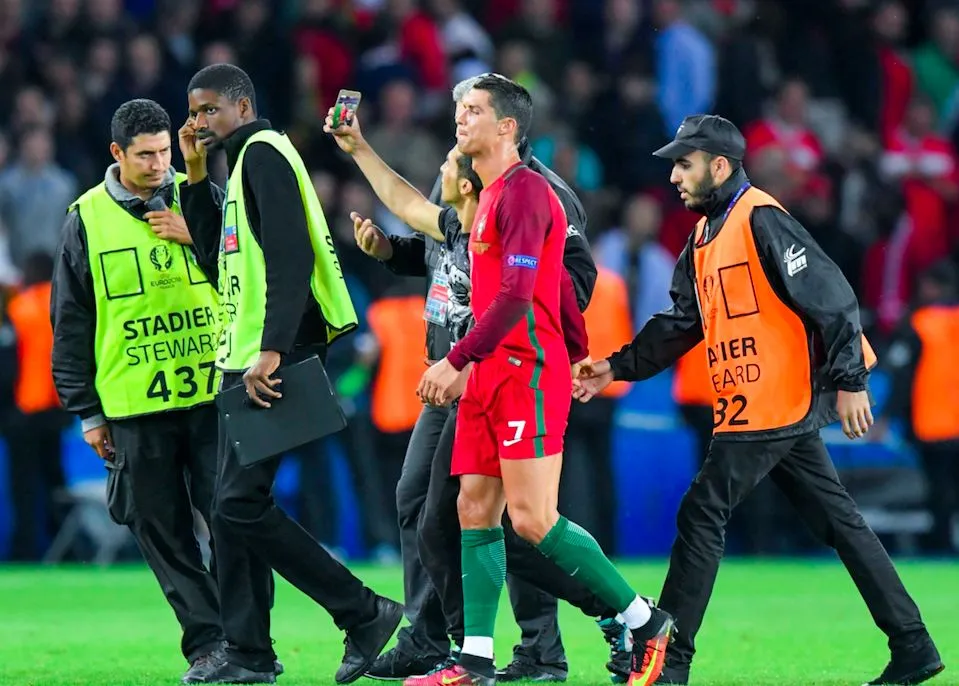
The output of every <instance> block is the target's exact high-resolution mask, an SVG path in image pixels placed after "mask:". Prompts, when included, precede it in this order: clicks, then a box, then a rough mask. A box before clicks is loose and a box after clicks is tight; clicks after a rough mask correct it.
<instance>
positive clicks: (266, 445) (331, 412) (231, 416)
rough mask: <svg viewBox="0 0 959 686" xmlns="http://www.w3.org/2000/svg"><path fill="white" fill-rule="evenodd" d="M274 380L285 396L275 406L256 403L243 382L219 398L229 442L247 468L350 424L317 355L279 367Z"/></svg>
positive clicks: (242, 464)
mask: <svg viewBox="0 0 959 686" xmlns="http://www.w3.org/2000/svg"><path fill="white" fill-rule="evenodd" d="M273 377H274V378H279V379H282V380H283V382H282V383H281V384H280V385H279V386H278V387H277V390H278V391H280V393H282V394H283V397H282V398H273V399H270V401H269V402H270V404H271V405H272V407H268V408H267V407H260V406H259V405H255V404H254V403H253V401H252V400H250V398H249V396H247V394H246V387H245V386H244V385H243V384H240V385H238V386H233V387H232V388H229V389H227V390H225V391H221V392H220V393H218V394H217V396H216V406H217V409H218V410H219V412H220V419H221V421H223V422H224V426H225V427H226V438H227V440H228V441H230V443H231V444H232V446H233V449H234V450H235V451H236V454H237V458H238V459H239V462H240V465H241V466H243V467H249V466H252V465H254V464H257V463H258V462H263V461H264V460H268V459H270V458H272V457H274V456H276V455H279V454H281V453H284V452H286V451H288V450H293V449H295V448H298V447H300V446H302V445H306V444H307V443H310V442H312V441H315V440H317V439H319V438H323V437H324V436H329V435H330V434H332V433H336V432H337V431H340V430H341V429H343V428H344V427H345V426H346V417H345V416H344V415H343V410H342V409H340V404H339V403H338V402H337V399H336V394H335V393H334V392H333V386H332V384H331V383H330V378H329V377H328V376H327V375H326V370H325V369H324V368H323V363H322V362H320V358H319V357H317V356H316V355H313V356H312V357H308V358H307V359H305V360H303V361H302V362H297V363H296V364H291V365H290V366H288V367H280V368H279V369H278V370H277V371H276V373H275V374H274V375H273Z"/></svg>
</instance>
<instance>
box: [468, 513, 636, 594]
mask: <svg viewBox="0 0 959 686" xmlns="http://www.w3.org/2000/svg"><path fill="white" fill-rule="evenodd" d="M537 548H539V551H540V552H541V553H543V555H545V556H546V557H548V558H549V559H551V560H552V561H553V562H555V563H556V564H557V565H559V568H560V569H562V570H563V571H564V572H566V573H567V574H570V575H572V576H575V577H576V578H577V579H579V581H580V582H582V584H583V585H584V586H586V588H588V589H589V590H591V591H592V592H593V593H595V594H596V595H597V596H598V597H599V599H600V600H602V601H603V602H604V603H606V604H608V605H609V606H610V607H612V608H613V609H614V610H616V611H617V612H622V611H623V610H625V609H626V608H627V607H628V606H629V604H630V603H631V602H633V599H634V598H635V597H636V592H635V591H634V590H633V589H632V588H630V586H629V583H627V581H626V579H624V578H623V575H622V574H620V573H619V572H618V571H616V568H615V567H614V566H613V563H612V562H610V561H609V558H607V557H606V555H605V553H603V549H602V548H600V547H599V543H597V542H596V539H595V538H593V537H592V535H590V533H589V532H588V531H587V530H586V529H584V528H583V527H581V526H580V525H579V524H576V523H575V522H571V521H569V520H568V519H566V517H563V516H560V518H559V521H558V522H556V524H555V525H553V528H552V529H550V530H549V533H548V534H546V537H545V538H544V539H543V540H542V542H541V543H540V544H539V545H538V546H537ZM463 569H464V570H465V569H466V568H465V567H464V568H463Z"/></svg>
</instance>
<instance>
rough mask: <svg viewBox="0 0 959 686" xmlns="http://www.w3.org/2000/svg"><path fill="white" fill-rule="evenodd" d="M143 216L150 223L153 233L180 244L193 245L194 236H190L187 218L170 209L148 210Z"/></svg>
mask: <svg viewBox="0 0 959 686" xmlns="http://www.w3.org/2000/svg"><path fill="white" fill-rule="evenodd" d="M143 218H144V219H146V220H147V222H148V223H149V224H150V228H151V229H153V233H155V234H156V235H157V236H159V237H160V238H162V239H164V240H167V241H173V242H174V243H179V244H180V245H193V238H192V236H190V230H189V229H187V226H186V220H185V219H184V218H183V217H182V216H181V215H179V214H177V213H176V212H171V211H170V210H161V211H159V212H156V211H154V212H147V213H146V214H145V215H143Z"/></svg>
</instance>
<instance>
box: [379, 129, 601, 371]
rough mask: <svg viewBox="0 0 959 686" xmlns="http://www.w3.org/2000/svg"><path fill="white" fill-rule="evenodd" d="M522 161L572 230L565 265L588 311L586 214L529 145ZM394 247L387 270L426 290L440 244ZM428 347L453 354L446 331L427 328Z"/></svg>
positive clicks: (590, 269)
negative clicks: (417, 280)
mask: <svg viewBox="0 0 959 686" xmlns="http://www.w3.org/2000/svg"><path fill="white" fill-rule="evenodd" d="M519 152H520V157H521V159H522V160H523V163H524V164H526V165H527V166H529V168H530V169H532V170H533V171H535V172H536V173H538V174H542V175H543V176H545V177H546V180H547V181H549V184H550V185H551V186H552V187H553V190H554V191H556V195H557V196H559V199H560V201H561V202H562V203H563V209H564V210H565V211H566V218H567V219H568V220H569V228H568V229H567V230H566V247H565V252H564V253H563V264H564V265H565V266H566V271H568V272H569V275H570V276H571V277H572V279H573V286H574V287H575V288H576V301H577V302H578V303H579V309H580V310H581V311H582V310H585V309H586V306H587V305H589V300H590V298H591V297H592V296H593V287H594V286H595V285H596V263H595V262H593V255H592V253H591V252H590V249H589V242H588V241H587V240H586V210H584V209H583V204H582V203H581V202H580V200H579V198H578V197H576V193H574V192H573V189H572V188H570V187H569V186H568V185H567V184H566V182H565V181H563V179H561V178H560V177H559V175H558V174H556V172H554V171H553V170H552V169H550V168H549V167H547V166H546V165H545V164H543V163H542V162H540V161H539V160H538V159H536V158H535V157H533V152H532V149H531V147H530V145H529V143H528V142H527V141H523V143H522V144H521V145H520V149H519ZM441 186H442V174H440V175H439V176H438V177H437V178H436V182H435V183H434V184H433V191H432V192H431V193H430V202H433V203H436V204H437V205H440V204H442V203H441V200H440V193H441ZM390 243H391V244H392V246H393V257H392V258H390V260H388V261H387V262H385V264H386V266H387V267H389V269H390V270H391V271H393V272H394V273H396V274H402V275H404V276H425V277H427V287H429V281H431V280H432V278H433V269H434V268H435V266H436V260H437V259H438V257H439V254H440V248H441V244H440V243H439V242H437V241H435V240H433V239H432V238H430V237H428V236H423V235H421V234H414V235H412V236H390ZM426 347H427V354H428V355H429V357H430V359H433V360H439V359H442V358H443V357H445V356H446V353H448V352H449V350H450V341H449V332H448V331H447V329H446V328H445V327H442V326H437V325H435V324H432V323H430V324H427V327H426Z"/></svg>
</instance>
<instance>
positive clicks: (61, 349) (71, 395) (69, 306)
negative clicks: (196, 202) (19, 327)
mask: <svg viewBox="0 0 959 686" xmlns="http://www.w3.org/2000/svg"><path fill="white" fill-rule="evenodd" d="M116 167H117V165H112V166H111V167H110V168H109V169H107V172H106V176H105V183H106V188H107V192H108V193H110V197H112V198H113V199H114V200H115V201H116V202H117V204H118V205H120V206H121V207H122V208H123V209H125V210H126V211H127V212H129V213H130V214H131V215H133V216H134V217H136V218H137V219H140V220H142V219H143V215H144V214H146V213H147V212H149V208H148V207H147V205H146V202H145V201H144V200H142V199H140V198H138V197H136V196H134V195H132V194H131V193H130V192H129V191H127V190H126V189H125V188H123V186H121V185H120V182H119V180H117V178H116V176H115V175H114V170H115V169H116ZM111 175H113V176H111ZM169 179H170V181H169V183H166V184H164V185H163V186H161V187H160V188H159V189H157V192H156V194H155V195H156V196H158V197H160V198H162V199H163V201H164V203H165V204H166V206H167V207H171V206H172V205H173V190H174V185H173V184H174V180H173V177H172V171H171V176H170V177H169ZM191 228H192V227H191ZM197 263H198V265H199V266H200V268H201V269H202V270H203V272H204V273H205V274H206V275H207V277H208V278H209V277H211V276H213V275H214V271H213V270H215V264H216V261H215V260H214V261H213V263H212V264H211V263H210V262H209V261H206V260H203V259H201V256H200V255H197ZM52 282H53V284H52V285H53V288H52V294H51V297H50V300H51V302H50V318H51V321H52V323H53V356H52V364H53V380H54V383H55V384H56V388H57V393H58V394H59V396H60V402H61V403H62V404H63V407H64V408H65V409H66V410H67V411H69V412H73V413H74V414H77V415H79V417H80V418H81V419H90V418H92V417H97V416H98V415H100V414H101V413H102V408H101V407H100V398H99V397H98V396H97V392H96V388H95V387H94V380H95V378H96V357H95V354H94V341H95V337H96V311H97V310H96V298H95V297H94V292H93V277H92V276H91V273H90V259H89V256H88V254H87V230H86V227H85V226H84V225H83V220H82V219H81V217H80V211H79V210H78V209H76V208H74V209H73V210H71V211H70V212H68V213H67V217H66V220H65V221H64V224H63V231H62V233H61V236H60V245H59V247H58V248H57V254H56V257H55V262H54V272H53V279H52Z"/></svg>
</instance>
